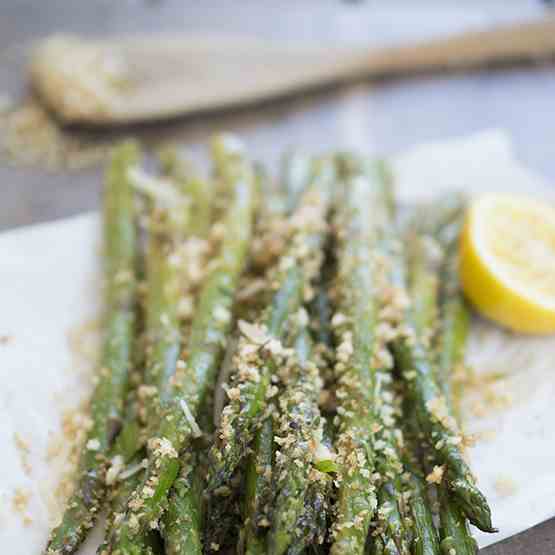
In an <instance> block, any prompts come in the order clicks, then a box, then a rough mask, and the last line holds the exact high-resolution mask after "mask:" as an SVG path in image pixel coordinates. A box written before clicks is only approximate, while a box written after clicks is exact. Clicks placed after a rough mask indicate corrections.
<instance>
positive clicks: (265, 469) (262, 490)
mask: <svg viewBox="0 0 555 555" xmlns="http://www.w3.org/2000/svg"><path fill="white" fill-rule="evenodd" d="M273 455H274V426H273V421H272V415H271V414H270V415H268V416H267V417H266V418H265V419H264V420H263V422H262V424H261V428H260V430H259V431H258V433H257V434H256V437H255V441H254V442H253V452H252V453H251V455H250V456H249V461H248V463H247V470H246V476H245V482H246V491H245V507H244V524H243V529H244V530H243V533H242V542H243V543H244V546H245V554H246V555H263V554H265V553H266V538H265V535H264V534H263V529H264V528H266V527H267V526H268V525H269V520H268V512H269V503H270V502H271V494H272V467H273Z"/></svg>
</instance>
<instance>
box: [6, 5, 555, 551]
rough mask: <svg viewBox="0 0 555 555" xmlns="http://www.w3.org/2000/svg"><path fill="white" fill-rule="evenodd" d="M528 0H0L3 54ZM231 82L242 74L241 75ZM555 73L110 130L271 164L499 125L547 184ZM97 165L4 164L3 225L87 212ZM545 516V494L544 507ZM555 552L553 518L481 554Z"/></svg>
mask: <svg viewBox="0 0 555 555" xmlns="http://www.w3.org/2000/svg"><path fill="white" fill-rule="evenodd" d="M545 9H546V8H545V6H544V5H543V4H542V3H541V2H537V1H532V0H529V1H527V0H520V1H517V0H514V1H512V0H489V1H483V0H467V1H466V2H464V3H462V2H457V1H456V0H427V1H426V0H420V1H419V2H413V1H411V0H383V1H379V0H367V1H366V2H340V1H339V0H287V1H277V0H273V1H272V0H241V1H239V0H235V1H232V0H220V1H218V2H216V1H214V0H204V1H203V2H193V1H186V0H182V1H178V0H158V1H156V0H150V1H148V0H134V1H131V0H118V1H117V2H114V1H113V0H74V1H72V2H68V1H67V0H48V1H46V0H1V2H0V53H1V52H2V51H4V50H5V49H7V48H12V49H13V47H14V46H17V45H26V44H29V42H30V41H34V40H36V39H38V38H40V37H42V36H45V35H47V34H49V33H52V32H59V31H64V32H74V33H82V34H85V35H109V34H114V33H136V32H160V31H183V32H187V33H189V32H204V31H210V32H215V31H217V32H225V33H230V34H234V33H235V34H248V35H256V36H263V37H271V38H275V39H280V40H301V41H314V42H317V43H320V44H322V45H323V46H325V45H326V44H331V43H335V42H343V43H350V44H374V45H385V44H393V43H401V42H406V41H409V40H416V39H419V38H429V37H432V36H440V35H445V34H448V33H451V32H455V31H460V30H463V29H467V28H473V27H483V26H488V25H491V24H493V23H496V22H510V21H516V20H523V19H528V18H533V17H538V16H541V15H542V13H543V12H544V11H545ZM23 77H24V65H23V58H17V57H16V58H15V61H14V60H13V59H10V61H9V62H7V61H6V59H5V58H0V92H4V91H8V92H10V93H21V90H22V88H23V87H24V86H25V82H24V79H23ZM238 78H240V75H238ZM554 99H555V71H554V67H553V66H537V67H529V68H519V69H511V70H503V71H495V72H487V71H480V72H476V73H471V74H459V75H454V76H453V75H451V76H425V77H419V78H411V79H408V80H395V81H387V82H381V83H362V84H357V85H353V86H344V87H340V88H330V89H327V90H325V91H323V92H318V93H312V94H310V95H306V94H305V95H303V96H301V97H293V98H287V99H281V100H279V101H276V102H267V103H264V104H262V105H258V106H251V107H247V108H242V109H236V110H232V111H227V112H222V113H217V114H211V115H204V116H193V117H187V118H182V119H179V120H177V121H173V122H166V123H161V124H157V125H148V126H136V127H133V128H131V129H125V130H123V131H120V132H117V133H115V135H116V136H117V135H118V134H121V135H124V134H129V133H132V134H135V135H138V136H139V137H142V138H143V139H145V140H146V141H150V142H157V141H160V140H166V139H175V140H179V141H181V142H183V143H184V144H186V145H188V146H190V147H191V148H192V149H193V150H194V149H198V147H199V145H200V144H202V143H203V142H205V141H206V139H207V137H208V136H209V135H210V134H211V133H212V132H214V131H216V130H219V129H228V130H231V131H235V132H237V133H239V134H241V135H242V136H243V137H244V139H245V140H246V142H247V144H248V145H249V147H250V148H251V150H252V152H253V153H254V155H255V156H256V157H258V158H260V159H262V160H265V161H266V162H268V163H269V164H273V163H275V161H276V159H277V156H278V155H279V153H280V152H281V151H283V149H286V148H291V147H295V146H302V147H303V148H305V149H308V150H314V151H318V150H325V149H328V148H332V147H356V148H359V149H362V150H366V151H369V152H375V153H379V154H390V153H393V152H397V151H399V150H402V149H404V148H407V147H409V146H411V145H414V144H418V143H421V142H423V141H430V140H442V139H446V138H449V137H455V136H459V135H464V134H469V133H472V132H477V131H480V130H483V129H488V128H503V129H506V130H507V131H508V132H509V133H510V135H511V137H512V139H513V141H514V144H515V150H516V153H517V156H518V157H519V158H520V159H521V160H522V162H524V163H525V164H526V165H527V166H529V167H530V168H531V169H533V170H534V171H536V172H538V173H540V174H542V175H544V176H545V177H547V178H548V179H549V180H551V181H552V182H554V183H555V156H554V152H555V111H554ZM100 175H101V173H100V169H99V168H98V169H88V170H83V171H80V172H71V173H69V172H66V173H64V172H46V171H44V170H43V169H40V168H14V167H10V166H8V165H6V164H0V229H10V228H13V227H16V226H21V225H26V224H31V223H35V222H42V221H48V220H52V219H57V218H62V217H65V216H70V215H73V214H77V213H79V212H83V211H87V210H93V209H96V208H97V207H98V205H99V198H100V186H101V179H100ZM554 510H555V501H554ZM483 553H484V555H501V554H503V555H524V554H526V555H529V554H532V553H534V554H535V555H548V554H549V555H552V554H554V553H555V521H554V520H552V521H548V522H546V523H543V524H540V525H538V526H537V527H535V528H533V529H531V530H529V531H527V532H526V533H524V534H521V535H519V536H517V537H514V538H511V539H509V540H505V541H503V542H500V543H498V544H496V545H493V546H491V547H489V548H487V549H485V550H483Z"/></svg>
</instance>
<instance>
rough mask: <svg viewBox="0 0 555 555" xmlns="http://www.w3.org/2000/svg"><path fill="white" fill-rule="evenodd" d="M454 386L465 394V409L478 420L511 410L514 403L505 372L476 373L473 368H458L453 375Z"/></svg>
mask: <svg viewBox="0 0 555 555" xmlns="http://www.w3.org/2000/svg"><path fill="white" fill-rule="evenodd" d="M453 381H454V385H455V386H456V387H459V388H460V389H461V391H462V393H463V399H462V401H463V408H464V410H465V411H467V412H468V413H469V414H471V415H473V416H474V417H477V418H484V417H487V416H489V415H490V414H492V413H495V412H500V411H503V410H507V409H509V408H510V407H511V406H512V405H513V402H514V396H513V394H512V393H511V392H510V391H508V375H507V374H506V373H505V372H499V371H486V372H476V370H474V369H473V368H471V367H467V366H463V365H461V367H459V368H457V369H456V371H455V373H454V375H453Z"/></svg>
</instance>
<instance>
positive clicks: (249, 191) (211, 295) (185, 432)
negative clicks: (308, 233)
mask: <svg viewBox="0 0 555 555" xmlns="http://www.w3.org/2000/svg"><path fill="white" fill-rule="evenodd" d="M223 155H225V157H226V158H225V162H226V164H227V165H228V166H229V169H228V170H227V171H226V179H231V180H232V183H231V184H230V188H231V189H232V190H233V191H234V197H233V201H232V204H231V206H230V208H229V211H228V213H227V216H226V219H225V228H226V231H227V234H226V236H225V237H224V239H223V243H222V246H221V253H220V255H219V257H218V259H217V261H216V263H215V264H213V265H212V268H211V272H210V274H209V275H208V276H207V278H206V281H205V283H204V286H203V288H202V291H201V294H200V299H199V303H198V304H199V306H198V310H197V312H196V314H195V317H194V319H193V323H192V329H191V333H190V338H189V341H188V343H187V347H188V351H187V357H186V360H183V361H182V362H181V363H179V362H178V365H177V370H176V373H175V375H174V377H173V378H172V380H171V381H170V383H169V384H168V387H167V388H165V390H164V391H163V392H162V395H161V403H162V416H161V419H160V426H159V429H158V430H157V433H156V435H155V436H154V437H153V438H151V439H150V440H149V442H148V450H149V465H148V468H147V473H146V476H145V479H144V480H143V482H142V483H141V486H140V487H139V488H137V489H136V490H135V492H134V493H133V495H132V497H131V501H130V502H129V506H128V511H127V513H126V515H125V518H124V519H123V521H122V523H121V525H120V527H119V528H118V530H117V533H116V534H114V536H113V537H112V539H111V542H110V545H111V548H112V552H113V553H114V555H115V554H118V555H131V554H133V555H135V554H138V553H140V548H138V547H137V546H136V543H135V540H136V538H137V537H138V536H140V534H141V533H143V532H144V531H145V530H146V529H147V528H148V527H157V526H158V520H159V518H160V516H161V515H162V513H163V512H164V509H165V508H166V505H167V496H168V492H169V489H170V488H171V486H172V484H173V482H174V481H175V479H176V477H177V475H178V472H179V468H180V462H179V453H180V452H181V451H182V450H183V449H184V448H185V447H186V446H187V445H188V444H189V442H190V439H191V437H194V436H197V435H198V434H199V432H200V430H199V428H198V425H197V423H196V421H195V416H196V415H197V414H198V409H199V406H200V405H201V404H202V403H203V402H205V400H206V397H207V395H208V393H209V391H210V389H211V388H212V387H213V385H214V381H215V374H216V371H217V368H218V365H219V363H220V361H221V357H222V353H223V350H224V346H225V338H226V336H227V333H228V331H229V328H230V323H231V322H230V320H231V317H230V316H231V314H230V309H231V304H232V301H233V296H234V293H235V290H236V286H237V282H238V278H239V275H240V273H241V271H242V269H243V266H244V263H245V258H246V251H247V247H248V243H249V240H250V238H251V228H252V219H253V212H254V206H255V191H254V182H253V173H252V166H251V165H250V164H249V163H248V162H247V161H246V160H245V158H244V157H243V155H242V153H241V152H238V151H236V150H230V149H227V150H226V151H225V152H224V153H223Z"/></svg>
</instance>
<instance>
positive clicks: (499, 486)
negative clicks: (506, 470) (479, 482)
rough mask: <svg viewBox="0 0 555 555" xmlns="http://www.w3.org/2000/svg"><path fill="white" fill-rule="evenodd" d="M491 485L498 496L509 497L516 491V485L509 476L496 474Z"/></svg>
mask: <svg viewBox="0 0 555 555" xmlns="http://www.w3.org/2000/svg"><path fill="white" fill-rule="evenodd" d="M493 487H494V488H495V491H496V492H497V493H498V495H499V497H509V496H510V495H514V494H515V493H516V491H517V485H516V483H515V481H514V480H513V479H512V478H511V477H510V476H503V475H500V476H498V477H497V478H496V479H495V482H494V483H493Z"/></svg>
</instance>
